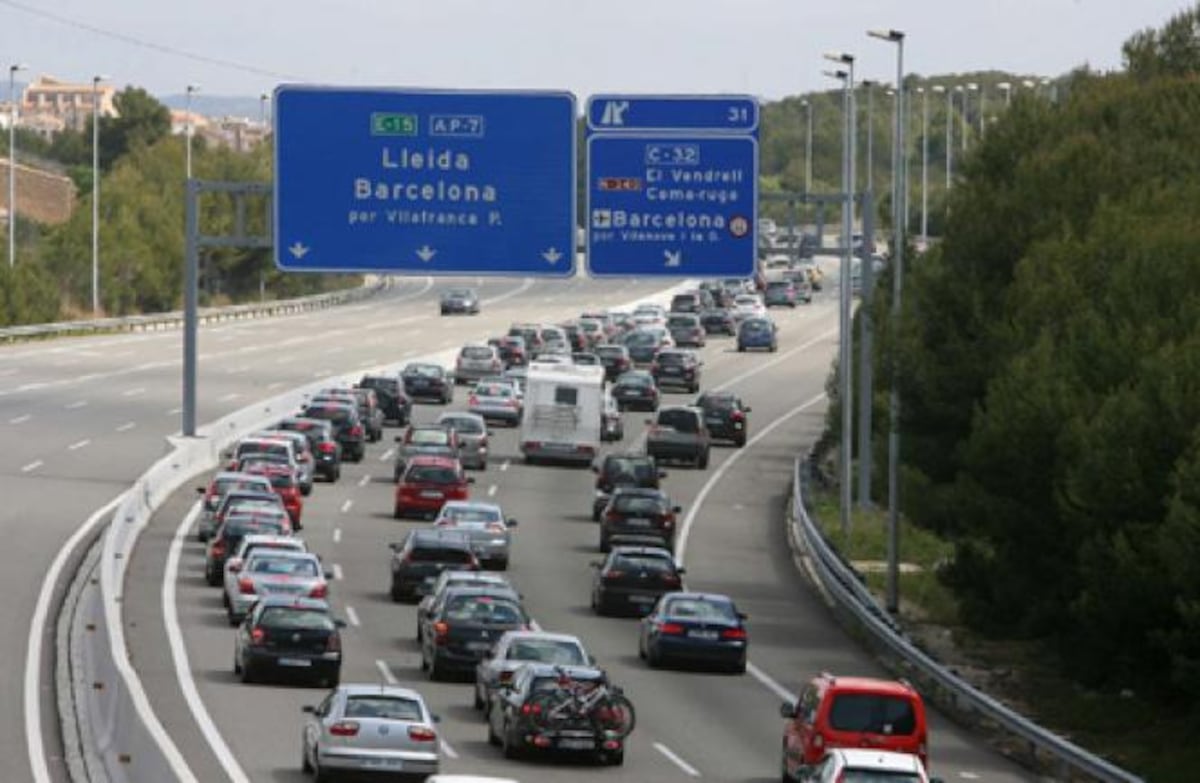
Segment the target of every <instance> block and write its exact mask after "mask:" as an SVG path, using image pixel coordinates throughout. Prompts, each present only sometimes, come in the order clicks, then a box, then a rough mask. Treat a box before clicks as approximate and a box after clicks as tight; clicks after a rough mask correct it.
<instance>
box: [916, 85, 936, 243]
mask: <svg viewBox="0 0 1200 783" xmlns="http://www.w3.org/2000/svg"><path fill="white" fill-rule="evenodd" d="M933 89H937V88H931V89H930V90H926V89H925V88H924V87H922V88H920V92H921V244H922V246H924V245H927V244H928V243H929V93H930V92H932V90H933Z"/></svg>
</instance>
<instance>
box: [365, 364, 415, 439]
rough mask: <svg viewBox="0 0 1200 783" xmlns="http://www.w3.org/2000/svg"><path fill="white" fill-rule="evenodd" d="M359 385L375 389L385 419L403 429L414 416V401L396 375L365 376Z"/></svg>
mask: <svg viewBox="0 0 1200 783" xmlns="http://www.w3.org/2000/svg"><path fill="white" fill-rule="evenodd" d="M358 385H359V386H361V387H362V388H364V389H374V390H375V397H376V398H377V399H378V400H379V407H380V409H381V410H382V411H383V415H384V417H385V418H387V419H389V420H391V421H394V422H396V424H397V425H399V426H401V427H403V426H404V425H405V424H408V420H409V417H410V416H411V415H412V400H410V399H409V397H408V395H407V394H405V393H404V383H403V382H402V381H401V380H400V378H399V377H398V376H396V375H364V376H363V378H362V380H361V381H359V382H358Z"/></svg>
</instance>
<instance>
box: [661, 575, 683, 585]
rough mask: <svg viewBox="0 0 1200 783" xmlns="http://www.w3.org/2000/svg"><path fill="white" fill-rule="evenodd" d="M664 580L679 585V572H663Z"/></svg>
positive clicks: (665, 582)
mask: <svg viewBox="0 0 1200 783" xmlns="http://www.w3.org/2000/svg"><path fill="white" fill-rule="evenodd" d="M662 581H663V583H664V584H668V585H677V584H679V574H670V573H668V574H663V575H662Z"/></svg>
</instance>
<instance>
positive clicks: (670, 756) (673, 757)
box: [654, 742, 700, 778]
mask: <svg viewBox="0 0 1200 783" xmlns="http://www.w3.org/2000/svg"><path fill="white" fill-rule="evenodd" d="M654 749H655V750H657V751H658V752H659V753H661V754H663V755H664V756H666V757H667V760H668V761H670V762H671V763H672V764H674V765H675V766H677V767H679V768H680V769H682V770H683V771H684V772H685V773H686V774H688V775H690V776H691V777H694V778H698V777H700V770H698V769H696V768H695V767H693V766H692V765H691V764H689V763H687V762H686V761H684V760H683V759H681V758H680V757H679V755H678V754H676V753H675V751H673V750H671V749H670V748H668V747H667V746H666V745H664V744H662V743H661V742H656V743H654Z"/></svg>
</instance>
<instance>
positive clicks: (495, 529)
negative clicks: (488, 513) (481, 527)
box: [487, 522, 508, 533]
mask: <svg viewBox="0 0 1200 783" xmlns="http://www.w3.org/2000/svg"><path fill="white" fill-rule="evenodd" d="M487 529H488V532H489V533H504V532H507V531H508V528H506V527H505V526H504V525H501V524H500V523H499V522H493V523H491V524H490V525H488V527H487Z"/></svg>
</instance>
